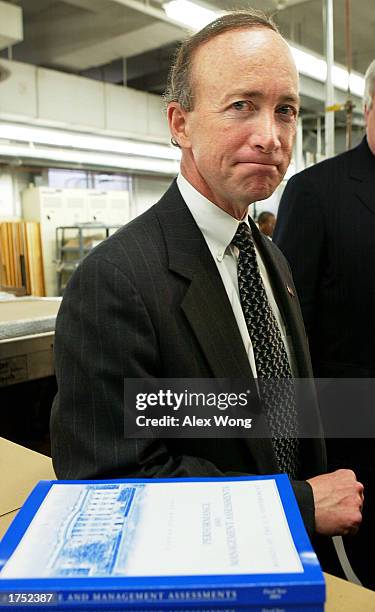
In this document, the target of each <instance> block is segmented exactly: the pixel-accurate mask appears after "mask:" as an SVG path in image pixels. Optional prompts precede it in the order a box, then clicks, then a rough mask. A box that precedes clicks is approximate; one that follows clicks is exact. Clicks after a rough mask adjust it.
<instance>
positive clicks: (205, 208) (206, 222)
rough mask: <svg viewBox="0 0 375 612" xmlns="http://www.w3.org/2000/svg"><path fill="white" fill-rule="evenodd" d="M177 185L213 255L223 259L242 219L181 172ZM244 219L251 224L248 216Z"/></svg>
mask: <svg viewBox="0 0 375 612" xmlns="http://www.w3.org/2000/svg"><path fill="white" fill-rule="evenodd" d="M177 186H178V188H179V190H180V193H181V195H182V197H183V199H184V200H185V203H186V205H187V207H188V209H189V210H190V212H191V214H192V215H193V218H194V220H195V222H196V224H197V225H198V227H199V229H200V230H201V232H202V234H203V236H204V238H205V240H206V242H207V244H208V247H209V249H210V251H211V253H212V255H214V256H215V257H216V258H217V259H218V260H219V261H221V260H222V259H223V257H224V255H225V251H226V249H227V248H228V247H229V246H230V244H231V242H232V240H233V236H234V235H235V233H236V231H237V228H238V226H239V224H240V223H241V221H238V220H237V219H235V218H234V217H232V216H231V215H229V214H228V213H227V212H225V210H223V209H222V208H219V206H216V204H214V203H213V202H211V200H208V199H207V198H206V197H205V196H203V195H202V194H201V193H199V191H197V190H196V189H195V187H193V185H191V183H189V181H187V180H186V178H185V177H184V176H182V174H181V173H180V174H179V175H178V177H177ZM244 221H245V223H247V224H249V221H248V218H247V217H246V218H245V219H244Z"/></svg>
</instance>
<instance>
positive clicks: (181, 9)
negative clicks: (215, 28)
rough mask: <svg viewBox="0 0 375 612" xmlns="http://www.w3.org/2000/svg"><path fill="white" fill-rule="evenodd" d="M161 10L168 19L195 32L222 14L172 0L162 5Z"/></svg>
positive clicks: (183, 1) (187, 0)
mask: <svg viewBox="0 0 375 612" xmlns="http://www.w3.org/2000/svg"><path fill="white" fill-rule="evenodd" d="M163 9H164V10H165V12H166V13H167V15H168V17H169V18H170V19H173V20H174V21H178V23H182V24H183V25H184V26H187V27H188V28H190V29H192V30H197V31H198V30H201V29H202V28H204V26H206V25H207V24H208V23H211V21H213V20H214V19H216V17H219V15H222V14H223V13H222V12H218V11H214V10H211V9H208V8H206V7H204V6H202V5H200V4H196V3H195V2H189V0H172V1H171V2H167V3H166V4H163Z"/></svg>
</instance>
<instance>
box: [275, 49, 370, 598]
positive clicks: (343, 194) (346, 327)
mask: <svg viewBox="0 0 375 612" xmlns="http://www.w3.org/2000/svg"><path fill="white" fill-rule="evenodd" d="M374 94H375V61H374V62H372V64H371V65H370V66H369V68H368V70H367V73H366V77H365V97H364V112H365V121H366V136H365V137H364V139H363V140H362V142H361V143H360V145H359V146H357V147H356V148H354V149H352V150H350V151H347V152H346V153H343V154H341V155H338V156H336V157H333V158H331V159H327V160H325V161H323V162H322V163H319V164H317V165H315V166H312V167H310V168H308V169H307V170H304V171H303V172H300V173H299V174H296V175H295V176H294V177H292V178H291V179H290V181H289V182H288V184H287V187H286V188H285V191H284V194H283V197H282V200H281V203H280V207H279V212H278V222H277V226H276V230H275V234H274V241H275V242H276V244H277V245H278V246H279V247H280V248H281V250H282V251H283V253H284V255H285V256H286V257H287V259H288V261H289V263H290V266H291V268H292V273H293V277H294V280H295V283H296V287H297V292H298V296H299V299H300V301H301V307H302V314H303V318H304V322H305V325H306V329H307V333H308V336H309V341H310V349H311V356H312V364H313V369H314V374H315V376H316V377H317V378H331V379H343V378H345V379H366V378H373V377H375V272H374V270H375V101H374ZM335 389H336V399H334V400H333V404H335V405H333V404H332V393H329V395H328V393H327V391H322V393H321V395H320V398H319V399H320V404H321V410H322V414H323V416H324V417H325V415H326V414H332V411H333V409H334V408H337V412H338V414H337V415H336V417H337V422H339V421H340V417H341V416H342V415H343V414H346V415H348V416H349V418H350V417H351V418H352V419H353V421H359V420H360V419H361V418H362V419H363V425H362V432H363V431H364V432H365V433H366V423H365V418H366V417H365V409H366V408H367V407H366V402H369V401H371V403H372V406H371V410H372V411H373V399H372V398H369V397H368V394H366V392H365V385H363V388H362V385H360V384H358V382H357V383H356V385H355V390H356V395H355V398H354V400H353V396H352V395H351V394H347V399H346V398H345V392H346V391H347V389H348V386H347V385H346V386H345V391H344V392H343V391H342V390H341V388H340V383H339V382H336V383H335ZM353 391H354V385H353ZM366 395H367V397H366ZM345 409H346V410H345ZM361 411H362V412H361ZM331 419H332V416H331ZM335 420H336V419H335ZM327 432H328V427H327ZM367 432H368V435H369V436H373V435H374V431H373V428H372V427H371V422H368V423H367ZM359 433H360V432H359ZM328 435H329V434H328ZM332 435H336V434H335V432H332ZM337 435H340V430H339V429H338V434H337ZM361 435H362V434H361ZM327 450H328V461H329V468H330V469H335V468H336V467H337V466H339V465H340V466H345V467H348V468H352V469H353V470H355V471H356V473H357V475H358V477H359V478H360V479H361V481H362V482H364V484H365V489H366V503H365V505H364V519H363V525H362V527H361V529H360V532H359V534H358V535H357V536H356V537H355V538H351V539H350V540H347V541H346V543H345V545H346V548H347V551H348V554H349V558H350V560H351V562H352V565H353V569H354V570H355V571H356V572H357V574H358V576H359V578H360V579H362V581H363V583H364V584H365V585H367V586H370V587H372V588H375V531H374V525H375V504H374V484H375V445H374V441H373V440H368V439H357V440H354V439H343V440H339V439H333V438H332V439H331V440H328V441H327Z"/></svg>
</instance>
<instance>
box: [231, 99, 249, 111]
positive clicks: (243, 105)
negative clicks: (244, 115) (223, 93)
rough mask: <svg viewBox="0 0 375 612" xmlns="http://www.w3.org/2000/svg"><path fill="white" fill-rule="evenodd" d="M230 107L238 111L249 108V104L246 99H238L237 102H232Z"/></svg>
mask: <svg viewBox="0 0 375 612" xmlns="http://www.w3.org/2000/svg"><path fill="white" fill-rule="evenodd" d="M232 108H234V109H235V110H239V111H244V110H249V109H250V104H249V102H247V101H246V100H238V102H233V104H232Z"/></svg>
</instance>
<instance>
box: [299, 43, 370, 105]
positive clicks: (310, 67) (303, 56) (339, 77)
mask: <svg viewBox="0 0 375 612" xmlns="http://www.w3.org/2000/svg"><path fill="white" fill-rule="evenodd" d="M288 44H289V48H290V50H291V52H292V55H293V58H294V61H295V62H296V66H297V70H298V72H299V73H300V74H304V75H305V76H308V77H311V78H313V79H315V80H316V81H320V82H321V83H325V81H326V79H327V62H326V61H325V59H323V58H322V57H321V56H320V55H317V54H314V53H312V52H311V51H306V50H305V49H301V47H296V46H295V45H291V44H290V43H288ZM332 82H333V84H334V86H335V87H337V89H341V90H342V91H345V92H346V91H348V71H347V70H346V68H344V66H339V65H338V64H334V65H333V67H332ZM350 91H351V93H352V94H354V95H356V96H359V97H360V98H361V97H362V96H363V92H364V91H365V79H364V77H363V75H361V74H359V72H352V73H351V74H350Z"/></svg>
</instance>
